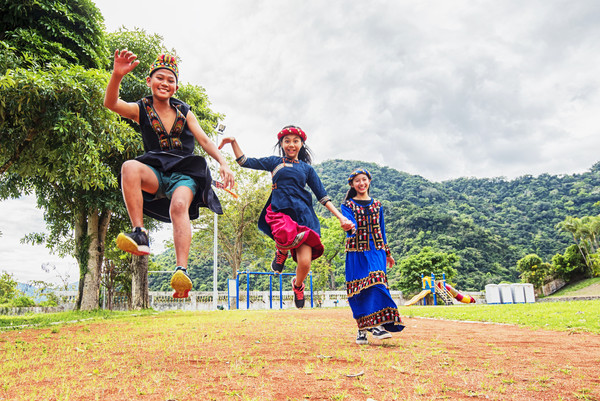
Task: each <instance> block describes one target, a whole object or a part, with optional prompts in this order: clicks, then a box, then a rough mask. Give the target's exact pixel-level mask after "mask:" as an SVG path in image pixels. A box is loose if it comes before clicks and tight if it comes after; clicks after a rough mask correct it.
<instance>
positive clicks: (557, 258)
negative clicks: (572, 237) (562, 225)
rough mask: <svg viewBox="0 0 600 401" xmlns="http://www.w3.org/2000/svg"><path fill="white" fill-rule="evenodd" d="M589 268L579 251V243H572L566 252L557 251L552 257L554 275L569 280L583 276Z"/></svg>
mask: <svg viewBox="0 0 600 401" xmlns="http://www.w3.org/2000/svg"><path fill="white" fill-rule="evenodd" d="M586 269H587V266H586V261H585V259H584V258H583V256H582V255H581V252H579V248H578V247H577V245H575V244H573V245H570V246H569V247H568V248H567V249H566V250H565V253H564V254H562V255H561V254H560V253H557V254H556V255H554V257H553V258H552V272H553V274H554V275H556V276H558V277H560V278H562V279H563V280H565V281H566V282H569V281H571V280H573V279H575V278H577V277H580V276H583V275H584V274H585V271H586Z"/></svg>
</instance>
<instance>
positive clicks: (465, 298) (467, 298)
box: [437, 282, 475, 304]
mask: <svg viewBox="0 0 600 401" xmlns="http://www.w3.org/2000/svg"><path fill="white" fill-rule="evenodd" d="M437 286H438V287H440V288H442V283H441V282H439V283H437ZM446 289H447V290H448V292H449V293H450V294H452V296H453V297H454V298H456V299H457V300H458V301H460V302H462V303H465V304H474V303H475V299H473V297H471V296H470V295H463V294H461V293H460V292H458V291H456V290H455V289H454V287H452V286H451V285H450V284H446Z"/></svg>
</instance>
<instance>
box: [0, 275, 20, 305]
mask: <svg viewBox="0 0 600 401" xmlns="http://www.w3.org/2000/svg"><path fill="white" fill-rule="evenodd" d="M17 293H18V291H17V282H16V281H15V280H14V279H13V277H12V275H11V274H8V272H6V271H3V272H2V274H0V304H5V303H8V302H10V301H11V300H12V299H13V298H14V297H15V296H16V295H17Z"/></svg>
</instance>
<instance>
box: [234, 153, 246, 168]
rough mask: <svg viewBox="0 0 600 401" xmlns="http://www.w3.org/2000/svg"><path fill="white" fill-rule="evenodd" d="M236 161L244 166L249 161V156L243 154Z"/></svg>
mask: <svg viewBox="0 0 600 401" xmlns="http://www.w3.org/2000/svg"><path fill="white" fill-rule="evenodd" d="M235 161H236V162H237V164H239V165H240V166H243V165H244V164H246V161H248V158H247V157H246V155H241V156H240V157H238V158H237V159H235Z"/></svg>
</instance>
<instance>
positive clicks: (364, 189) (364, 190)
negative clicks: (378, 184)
mask: <svg viewBox="0 0 600 401" xmlns="http://www.w3.org/2000/svg"><path fill="white" fill-rule="evenodd" d="M370 185H371V180H370V179H369V177H367V175H366V174H358V175H357V176H356V177H354V178H353V179H352V184H351V185H350V186H351V187H352V188H354V190H355V191H356V195H357V196H358V197H359V198H361V197H362V198H364V197H368V196H369V186H370Z"/></svg>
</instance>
